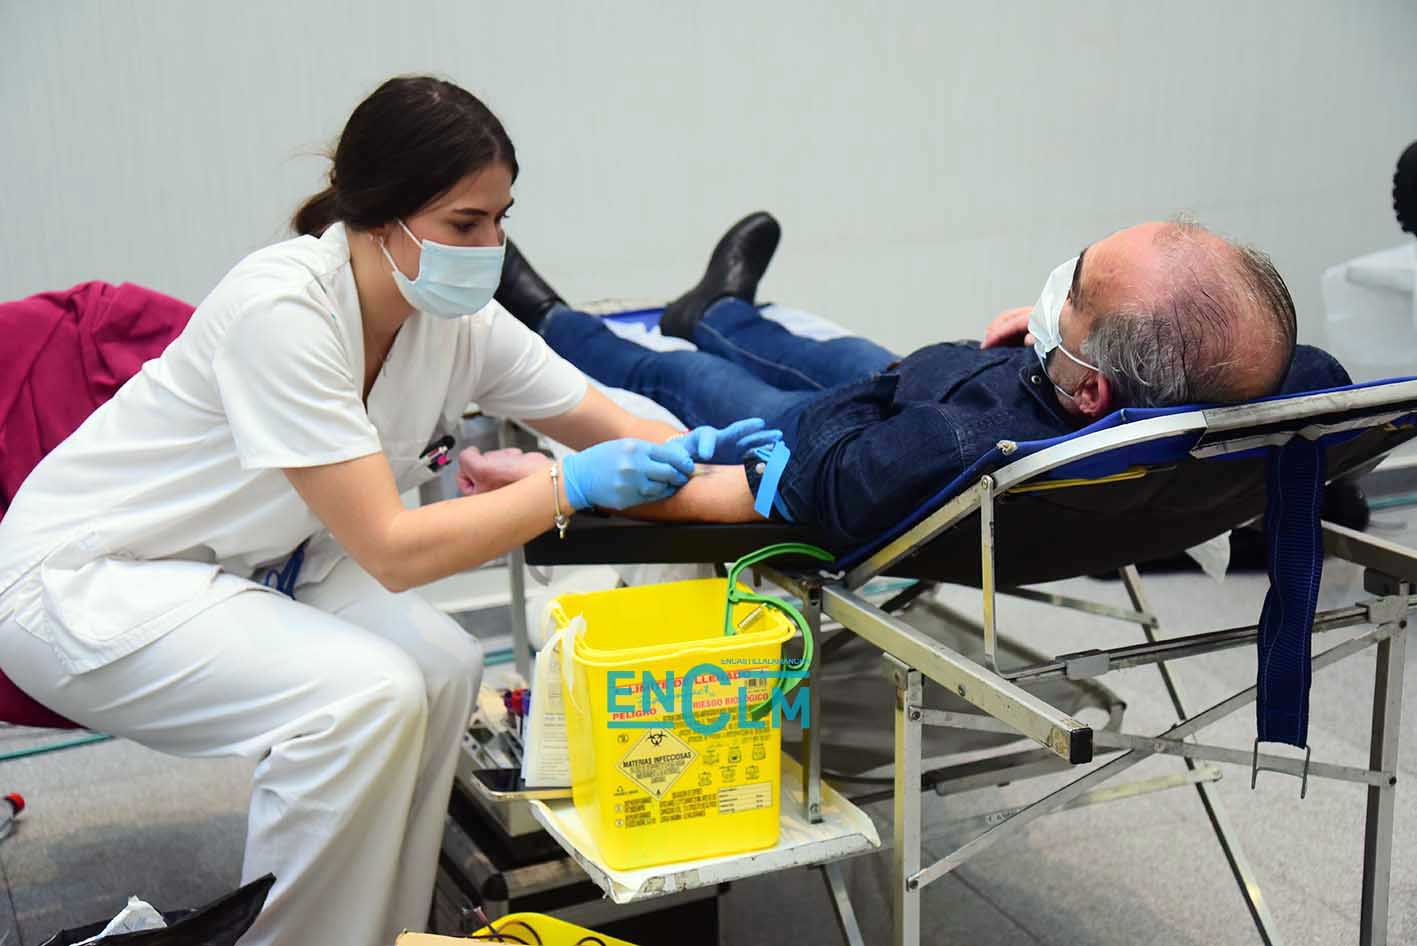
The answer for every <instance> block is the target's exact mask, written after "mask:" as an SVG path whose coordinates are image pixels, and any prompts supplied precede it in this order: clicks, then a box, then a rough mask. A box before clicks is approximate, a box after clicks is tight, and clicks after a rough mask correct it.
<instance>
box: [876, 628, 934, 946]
mask: <svg viewBox="0 0 1417 946" xmlns="http://www.w3.org/2000/svg"><path fill="white" fill-rule="evenodd" d="M884 659H885V661H886V666H887V667H889V668H890V672H891V674H892V676H893V677H894V678H895V801H894V807H895V847H894V848H893V850H892V852H891V856H892V859H893V861H894V867H895V870H894V889H895V895H894V897H893V900H894V903H893V904H892V916H893V919H894V926H895V930H894V936H893V938H892V940H891V941H892V942H893V943H894V944H895V946H920V883H919V881H917V880H916V879H915V875H916V874H917V873H919V871H920V824H921V800H920V768H921V764H922V759H921V755H920V753H921V748H922V744H921V729H922V727H923V723H922V722H921V718H920V706H921V703H922V701H923V695H924V690H923V685H922V683H921V678H920V671H918V670H913V669H911V668H909V667H907V666H906V665H905V664H903V663H901V662H900V661H898V660H896V659H895V658H893V657H891V656H890V655H889V654H888V655H886V656H885V658H884Z"/></svg>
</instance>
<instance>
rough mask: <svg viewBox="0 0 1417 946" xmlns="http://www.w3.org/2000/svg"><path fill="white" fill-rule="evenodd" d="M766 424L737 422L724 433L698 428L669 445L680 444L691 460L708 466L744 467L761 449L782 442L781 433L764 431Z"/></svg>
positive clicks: (755, 420) (753, 420)
mask: <svg viewBox="0 0 1417 946" xmlns="http://www.w3.org/2000/svg"><path fill="white" fill-rule="evenodd" d="M766 426H767V423H766V422H765V421H764V420H763V419H762V418H761V417H748V418H745V419H744V420H739V421H734V422H733V423H731V424H729V425H728V426H727V427H724V428H723V429H722V430H720V429H718V428H717V427H709V426H707V425H705V426H703V427H695V428H694V429H693V430H691V431H689V432H688V433H687V434H680V435H679V436H678V437H675V438H674V439H673V440H670V441H669V443H672V444H679V445H680V446H682V447H683V448H684V449H685V450H687V451H688V452H689V456H691V457H693V458H694V459H695V460H700V461H703V462H705V463H722V464H733V463H741V462H742V460H743V457H744V456H745V455H746V454H747V453H748V452H749V451H751V450H755V449H757V448H758V447H764V446H766V447H770V446H772V445H773V444H775V443H777V442H778V441H779V440H781V439H782V431H780V430H764V429H763V428H764V427H766Z"/></svg>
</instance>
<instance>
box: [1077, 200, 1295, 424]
mask: <svg viewBox="0 0 1417 946" xmlns="http://www.w3.org/2000/svg"><path fill="white" fill-rule="evenodd" d="M1084 262H1085V263H1086V265H1087V268H1088V269H1087V283H1086V285H1087V287H1088V288H1087V292H1086V295H1085V297H1084V299H1083V300H1082V303H1083V304H1082V305H1081V307H1080V308H1081V310H1082V313H1083V314H1084V317H1085V318H1086V319H1087V321H1088V323H1089V326H1088V332H1087V337H1086V339H1085V340H1084V342H1083V344H1082V349H1083V353H1084V354H1085V355H1086V356H1087V358H1088V360H1090V361H1091V362H1092V363H1093V364H1095V365H1097V367H1098V368H1099V369H1100V370H1101V372H1102V374H1103V375H1105V376H1106V377H1107V379H1108V381H1109V382H1110V384H1111V386H1112V388H1113V391H1114V398H1115V400H1116V402H1117V403H1118V404H1120V405H1131V406H1139V407H1148V406H1160V405H1167V404H1192V403H1212V404H1213V403H1233V402H1237V401H1246V400H1250V399H1252V398H1256V397H1262V396H1264V395H1266V394H1272V393H1273V392H1274V391H1275V390H1276V389H1277V388H1278V387H1279V384H1280V382H1281V381H1282V380H1283V378H1284V373H1285V370H1286V369H1287V368H1288V365H1289V361H1290V358H1291V357H1292V356H1293V353H1294V342H1295V335H1296V327H1295V316H1294V303H1293V301H1292V300H1291V299H1290V297H1289V290H1288V289H1287V288H1286V287H1285V285H1284V280H1283V279H1282V278H1281V277H1280V275H1279V273H1278V272H1277V271H1276V270H1275V268H1274V265H1273V264H1272V263H1271V262H1270V260H1269V258H1268V257H1267V256H1265V255H1264V254H1263V253H1261V252H1259V251H1258V250H1255V249H1253V248H1251V247H1247V246H1242V245H1238V244H1235V243H1231V242H1230V241H1228V240H1225V239H1223V238H1222V237H1220V236H1217V235H1216V234H1214V233H1211V232H1210V231H1209V230H1206V229H1205V228H1204V227H1202V226H1200V225H1199V224H1197V223H1195V222H1194V221H1191V220H1188V219H1184V218H1182V219H1176V220H1171V221H1168V222H1165V223H1144V224H1141V225H1139V226H1135V227H1130V228H1128V229H1126V230H1122V231H1119V232H1117V233H1114V234H1112V235H1111V236H1109V237H1107V238H1106V239H1105V240H1099V241H1098V242H1097V243H1095V244H1093V245H1092V246H1090V247H1088V249H1087V250H1086V252H1085V254H1084Z"/></svg>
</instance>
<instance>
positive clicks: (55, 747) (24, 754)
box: [0, 733, 113, 762]
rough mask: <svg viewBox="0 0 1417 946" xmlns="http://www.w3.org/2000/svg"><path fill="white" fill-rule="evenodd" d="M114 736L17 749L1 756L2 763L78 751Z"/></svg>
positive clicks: (95, 736)
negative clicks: (66, 750) (62, 750)
mask: <svg viewBox="0 0 1417 946" xmlns="http://www.w3.org/2000/svg"><path fill="white" fill-rule="evenodd" d="M112 738H113V737H112V736H105V735H104V734H102V733H93V734H92V735H88V736H83V737H81V738H79V739H69V740H66V741H64V742H55V743H51V744H50V745H47V746H34V747H32V748H29V749H17V750H15V751H14V752H6V753H5V754H4V755H0V762H9V761H10V760H11V759H25V758H28V757H30V756H35V755H43V754H44V753H46V752H58V751H59V750H61V749H77V748H78V747H79V746H89V745H93V744H94V743H96V742H107V741H108V740H110V739H112Z"/></svg>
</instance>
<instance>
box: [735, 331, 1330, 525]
mask: <svg viewBox="0 0 1417 946" xmlns="http://www.w3.org/2000/svg"><path fill="white" fill-rule="evenodd" d="M1349 383H1350V381H1349V378H1348V373H1347V372H1346V371H1344V370H1343V368H1342V367H1341V366H1340V365H1339V364H1338V362H1337V361H1335V360H1334V359H1333V358H1332V357H1331V356H1330V355H1328V354H1326V353H1325V352H1322V351H1320V350H1319V349H1317V348H1311V347H1309V346H1305V345H1301V346H1299V347H1298V349H1297V350H1296V351H1295V357H1294V362H1293V363H1292V364H1291V366H1290V369H1289V373H1288V376H1287V377H1286V378H1285V381H1284V384H1283V385H1282V386H1281V392H1282V393H1286V394H1287V393H1294V392H1298V391H1310V390H1316V389H1320V388H1328V387H1338V386H1342V385H1346V384H1349ZM1080 426H1082V424H1080V423H1079V422H1078V421H1077V420H1076V419H1075V418H1073V417H1071V416H1069V415H1068V414H1066V413H1065V412H1064V411H1063V409H1062V408H1061V407H1060V406H1059V405H1058V396H1057V394H1055V393H1054V391H1053V387H1052V385H1051V384H1050V383H1049V381H1048V379H1047V378H1046V377H1045V376H1044V374H1043V372H1042V370H1040V368H1039V364H1038V358H1037V356H1036V355H1035V354H1034V352H1033V349H1032V348H1015V347H1010V348H990V349H984V350H981V349H980V348H979V346H978V343H977V342H943V343H940V344H937V345H930V346H927V347H925V348H922V349H920V350H918V351H916V352H914V353H912V354H911V355H909V356H907V357H906V358H905V359H903V360H902V361H900V362H897V363H896V364H894V365H892V366H891V367H890V368H889V369H887V370H886V371H884V372H882V373H881V374H878V375H876V376H874V377H872V378H868V379H866V380H865V381H860V382H857V383H855V384H849V385H844V386H842V387H838V388H833V389H831V390H829V391H825V392H823V393H822V394H821V395H820V396H819V397H817V398H814V399H813V400H812V401H811V402H810V403H808V404H807V405H806V406H805V407H804V408H802V410H801V412H800V413H799V414H798V417H797V421H796V424H795V429H793V430H789V431H787V433H786V437H787V442H788V446H789V447H791V448H792V461H791V462H790V463H789V464H788V466H787V469H786V470H785V471H784V473H783V476H782V480H781V482H780V483H779V486H778V494H779V496H780V497H781V499H782V501H783V502H784V503H785V504H786V506H787V508H788V511H789V512H790V513H791V514H792V518H793V519H795V520H796V521H798V522H811V523H814V524H816V525H817V526H818V527H820V528H822V529H823V530H824V531H825V532H826V533H827V534H828V536H829V540H830V541H831V542H832V543H833V545H834V548H833V550H834V551H836V552H839V553H845V552H846V551H847V550H849V549H851V548H854V547H856V546H858V545H861V544H864V543H866V542H868V541H870V540H871V539H874V538H875V537H876V536H878V535H880V534H881V533H882V532H883V531H885V530H887V529H889V528H890V527H891V526H893V525H894V524H895V523H897V522H899V521H900V520H902V519H904V518H905V517H906V516H907V515H908V514H909V513H911V512H912V511H914V510H915V508H916V507H917V506H919V505H920V503H922V502H924V501H925V499H926V498H928V497H929V496H931V495H933V494H934V493H935V492H936V491H937V490H939V489H940V488H941V487H942V486H944V485H945V484H947V483H949V482H950V481H951V480H953V479H954V478H955V477H956V476H958V475H959V474H960V473H962V472H964V470H965V469H966V468H967V467H968V466H969V465H970V464H971V463H973V462H974V461H975V460H977V459H978V458H979V457H981V456H983V455H984V454H985V453H987V452H988V451H989V450H990V449H992V448H993V447H994V445H995V444H997V443H998V442H999V441H1000V440H1005V439H1007V440H1041V439H1045V438H1048V437H1057V436H1061V435H1063V434H1067V433H1070V432H1072V431H1074V430H1076V429H1077V428H1078V427H1080ZM750 480H751V477H750ZM750 485H752V487H753V488H754V490H755V491H756V488H757V483H756V482H751V483H750Z"/></svg>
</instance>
